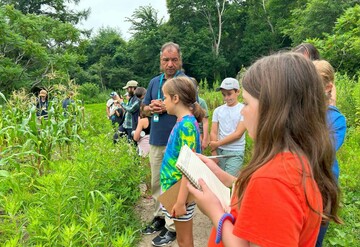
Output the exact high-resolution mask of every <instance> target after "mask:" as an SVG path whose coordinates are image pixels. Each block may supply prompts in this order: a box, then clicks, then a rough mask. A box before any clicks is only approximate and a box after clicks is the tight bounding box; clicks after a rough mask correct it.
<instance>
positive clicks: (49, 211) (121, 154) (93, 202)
mask: <svg viewBox="0 0 360 247" xmlns="http://www.w3.org/2000/svg"><path fill="white" fill-rule="evenodd" d="M17 107H19V106H17ZM55 111H57V109H56V107H55ZM102 111H103V107H102V105H100V104H99V105H94V106H89V111H88V112H87V115H86V116H87V120H86V121H87V123H86V128H87V129H86V130H84V131H83V132H82V135H83V137H82V138H83V139H84V141H85V142H84V143H81V142H77V144H76V145H72V146H71V149H72V151H71V156H63V155H61V156H57V155H56V156H53V157H51V160H50V159H49V164H48V166H49V168H48V171H49V172H47V173H44V174H43V175H42V176H38V175H36V174H34V172H33V169H31V166H28V165H27V164H28V163H29V162H30V163H31V161H29V160H28V159H22V160H18V162H21V165H20V166H19V167H18V169H13V168H12V167H11V165H10V164H7V165H6V166H1V167H2V169H5V170H0V221H1V225H2V227H1V229H0V242H2V243H6V246H28V245H29V246H34V245H36V246H83V245H87V246H113V245H114V246H134V242H135V241H136V238H137V235H136V234H135V235H134V233H135V232H136V233H138V230H137V229H139V227H140V225H139V222H138V221H137V219H136V215H135V214H134V212H133V210H134V207H133V205H134V204H135V203H136V201H137V199H138V198H139V196H140V190H139V187H138V186H139V184H140V182H142V179H143V178H144V177H145V176H147V173H148V167H147V166H145V165H144V164H143V163H142V162H141V160H140V158H139V156H138V155H137V152H136V149H135V147H134V146H133V145H131V144H129V143H127V141H126V140H120V142H119V143H118V144H117V145H113V144H112V133H113V130H112V126H111V123H110V122H109V121H107V120H106V118H105V117H104V115H103V114H99V113H100V112H102ZM67 113H68V114H70V113H71V112H67ZM49 118H50V116H49ZM104 120H105V121H107V124H105V125H104ZM48 121H49V122H50V119H49V120H48ZM27 124H28V125H29V123H27ZM49 134H53V133H49ZM9 142H10V140H9ZM11 144H13V143H12V142H10V143H8V145H9V146H10V145H11ZM57 151H59V149H57ZM99 154H101V155H99ZM2 161H3V159H2Z"/></svg>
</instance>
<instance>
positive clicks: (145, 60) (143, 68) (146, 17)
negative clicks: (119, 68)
mask: <svg viewBox="0 0 360 247" xmlns="http://www.w3.org/2000/svg"><path fill="white" fill-rule="evenodd" d="M126 20H127V21H128V22H130V23H131V27H130V30H131V31H132V32H133V37H132V39H130V41H129V46H128V47H129V52H130V54H131V62H132V66H131V68H132V71H134V72H135V74H136V77H137V78H138V81H139V82H140V84H142V85H143V86H145V87H146V86H147V83H148V82H149V81H150V79H151V78H152V77H153V76H154V75H156V74H158V73H159V72H160V71H159V54H160V48H161V45H162V44H163V43H164V42H165V40H166V32H165V31H164V24H163V19H162V18H161V19H159V17H158V12H157V11H156V10H155V9H154V8H153V7H151V6H140V7H139V8H137V9H136V10H135V11H134V13H133V14H132V16H131V18H127V19H126Z"/></svg>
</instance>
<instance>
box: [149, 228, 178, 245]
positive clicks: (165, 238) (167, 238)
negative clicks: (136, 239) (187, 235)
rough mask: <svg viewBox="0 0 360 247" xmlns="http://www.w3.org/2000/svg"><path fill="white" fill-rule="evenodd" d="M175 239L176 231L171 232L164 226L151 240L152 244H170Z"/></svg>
mask: <svg viewBox="0 0 360 247" xmlns="http://www.w3.org/2000/svg"><path fill="white" fill-rule="evenodd" d="M175 239H176V232H171V231H169V230H167V229H166V228H165V229H164V230H162V231H161V232H160V234H159V235H158V236H156V237H155V238H154V239H153V240H152V242H151V243H152V245H153V246H164V245H167V244H170V243H171V242H173V241H174V240H175Z"/></svg>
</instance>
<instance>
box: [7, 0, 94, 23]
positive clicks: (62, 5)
mask: <svg viewBox="0 0 360 247" xmlns="http://www.w3.org/2000/svg"><path fill="white" fill-rule="evenodd" d="M79 2H80V0H67V1H65V0H45V1H44V0H42V1H40V0H31V1H28V0H16V1H15V0H1V1H0V3H1V4H11V5H13V6H14V7H15V9H17V10H20V11H21V12H22V13H23V14H38V15H46V16H49V17H51V18H54V19H56V20H60V21H62V22H70V23H73V24H77V23H79V21H81V20H83V19H86V18H87V17H88V15H89V13H90V10H89V9H88V10H81V11H74V10H69V9H68V8H67V4H68V3H74V4H78V3H79Z"/></svg>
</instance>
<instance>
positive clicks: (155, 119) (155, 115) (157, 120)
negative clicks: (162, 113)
mask: <svg viewBox="0 0 360 247" xmlns="http://www.w3.org/2000/svg"><path fill="white" fill-rule="evenodd" d="M154 122H155V123H157V122H159V114H154Z"/></svg>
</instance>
